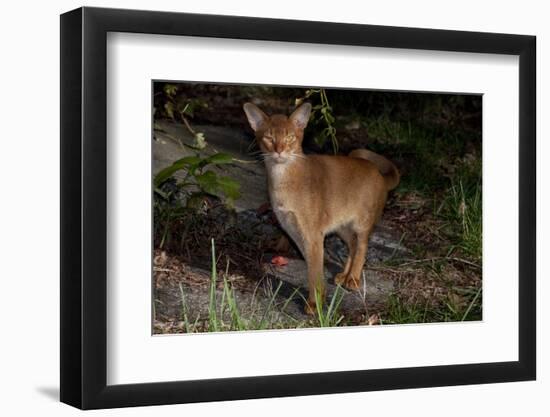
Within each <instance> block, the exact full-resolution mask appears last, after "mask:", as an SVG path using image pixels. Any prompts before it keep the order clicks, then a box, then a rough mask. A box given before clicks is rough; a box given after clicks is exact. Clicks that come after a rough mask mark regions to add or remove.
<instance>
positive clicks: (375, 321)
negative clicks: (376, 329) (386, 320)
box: [367, 314, 380, 326]
mask: <svg viewBox="0 0 550 417" xmlns="http://www.w3.org/2000/svg"><path fill="white" fill-rule="evenodd" d="M367 323H368V325H369V326H375V325H377V324H380V319H379V318H378V314H372V315H371V316H370V317H369V320H368V322H367Z"/></svg>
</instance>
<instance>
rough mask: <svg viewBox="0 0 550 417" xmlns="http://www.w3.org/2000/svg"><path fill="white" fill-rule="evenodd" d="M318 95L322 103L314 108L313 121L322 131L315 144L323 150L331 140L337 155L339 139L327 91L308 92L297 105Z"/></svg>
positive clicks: (297, 101)
mask: <svg viewBox="0 0 550 417" xmlns="http://www.w3.org/2000/svg"><path fill="white" fill-rule="evenodd" d="M316 95H318V97H319V99H320V100H321V103H320V104H317V105H315V106H313V108H312V112H311V120H312V121H313V123H315V124H317V125H319V126H322V129H321V131H320V133H319V134H318V135H316V136H315V143H317V145H318V146H319V147H321V148H322V147H323V146H324V145H325V143H326V142H327V140H330V142H331V144H332V151H333V152H334V153H335V154H336V153H338V139H337V137H336V128H335V127H334V122H335V119H334V115H333V114H332V107H331V106H330V103H329V101H328V97H327V92H326V90H325V89H324V88H320V89H317V90H316V89H311V90H307V91H306V95H305V96H304V97H303V98H299V99H297V100H296V105H299V104H301V103H302V102H303V101H304V100H306V99H309V98H311V97H314V96H316Z"/></svg>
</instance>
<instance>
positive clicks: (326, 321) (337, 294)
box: [315, 285, 345, 327]
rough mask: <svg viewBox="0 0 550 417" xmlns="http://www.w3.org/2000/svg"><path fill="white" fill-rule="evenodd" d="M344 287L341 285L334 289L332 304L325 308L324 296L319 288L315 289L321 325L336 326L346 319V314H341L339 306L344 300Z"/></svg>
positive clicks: (318, 317)
mask: <svg viewBox="0 0 550 417" xmlns="http://www.w3.org/2000/svg"><path fill="white" fill-rule="evenodd" d="M344 294H345V292H344V289H342V287H341V286H340V285H338V286H337V287H336V289H335V290H334V294H332V298H331V300H330V304H329V305H328V307H327V309H326V310H325V309H324V308H323V307H324V306H323V304H324V303H323V297H322V296H321V294H320V293H319V290H316V291H315V305H316V311H317V319H318V320H319V326H321V327H335V326H338V325H339V324H340V323H341V321H342V320H343V319H344V316H343V315H341V314H340V312H339V308H340V304H341V303H342V300H343V299H344Z"/></svg>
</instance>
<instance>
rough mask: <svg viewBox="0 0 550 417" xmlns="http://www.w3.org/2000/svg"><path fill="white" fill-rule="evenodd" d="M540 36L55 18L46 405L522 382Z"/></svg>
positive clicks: (530, 318) (87, 14) (156, 15)
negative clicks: (54, 201) (57, 187)
mask: <svg viewBox="0 0 550 417" xmlns="http://www.w3.org/2000/svg"><path fill="white" fill-rule="evenodd" d="M535 103H536V96H535V38H534V37H531V36H524V35H508V34H492V33H474V32H459V31H446V30H431V29H414V28H398V27H384V26H370V25H355V24H340V23H326V22H311V21H292V20H275V19H265V18H251V17H236V16H213V15H196V14H183V13H166V12H149V11H134V10H115V9H98V8H81V9H77V10H74V11H71V12H68V13H66V14H63V15H62V16H61V196H62V201H61V400H62V401H63V402H65V403H68V404H71V405H73V406H76V407H79V408H83V409H90V408H110V407H123V406H138V405H155V404H171V403H185V402H200V401H217V400H232V399H247V398H262V397H276V396H296V395H312V394H324V393H341V392H354V391H368V390H386V389H399V388H418V387H434V386H444V385H460V384H480V383H495V382H505V381H522V380H532V379H535V375H536V371H535V369H536V352H535V337H536V335H535V327H536V320H535V319H536V318H535V244H536V241H535V231H536V223H535V218H536V216H535V201H536V195H535Z"/></svg>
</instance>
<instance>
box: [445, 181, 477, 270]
mask: <svg viewBox="0 0 550 417" xmlns="http://www.w3.org/2000/svg"><path fill="white" fill-rule="evenodd" d="M443 215H444V216H445V217H446V218H447V219H448V220H449V221H450V222H451V223H452V224H453V225H454V226H455V227H454V229H456V230H458V232H457V233H456V235H457V236H456V238H455V239H456V241H457V244H456V246H457V247H459V248H461V249H462V250H463V251H464V252H466V253H467V254H468V255H469V256H471V257H472V258H474V259H476V260H477V261H480V260H481V255H482V243H483V239H482V199H481V180H478V181H477V182H476V183H473V184H470V185H468V184H465V183H464V181H463V180H462V179H461V178H459V179H458V180H457V181H454V182H452V185H451V187H450V189H449V191H448V195H447V198H446V199H445V201H444V210H443Z"/></svg>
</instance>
